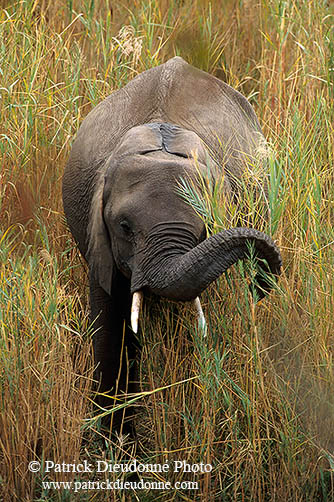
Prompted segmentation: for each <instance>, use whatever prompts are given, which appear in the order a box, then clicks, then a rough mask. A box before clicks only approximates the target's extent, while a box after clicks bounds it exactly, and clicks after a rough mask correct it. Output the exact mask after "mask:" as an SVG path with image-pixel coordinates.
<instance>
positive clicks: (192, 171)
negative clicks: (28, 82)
mask: <svg viewBox="0 0 334 502" xmlns="http://www.w3.org/2000/svg"><path fill="white" fill-rule="evenodd" d="M261 141H263V136H262V133H261V130H260V127H259V124H258V121H257V119H256V117H255V114H254V112H253V109H252V108H251V106H250V104H249V103H248V101H247V100H246V99H245V98H244V97H243V96H242V95H241V94H239V93H238V92H236V91H235V90H233V89H232V88H231V87H229V86H228V85H226V84H225V83H223V82H221V81H220V80H218V79H216V78H214V77H212V76H210V75H208V74H207V73H205V72H203V71H200V70H198V69H196V68H193V67H192V66H190V65H188V64H187V63H186V62H185V61H183V60H182V59H181V58H179V57H175V58H173V59H171V60H169V61H167V63H165V64H163V65H161V66H158V67H156V68H153V69H151V70H148V71H146V72H144V73H142V74H140V75H139V76H137V77H136V78H135V79H134V80H132V81H131V82H130V83H128V84H127V85H126V86H125V87H124V88H123V89H121V90H119V91H117V92H114V93H113V94H112V95H111V96H109V97H108V98H107V99H105V100H104V101H103V102H102V103H100V104H99V105H98V106H96V108H94V109H93V110H92V111H91V112H90V113H89V115H88V116H87V117H86V118H85V120H84V121H83V123H82V125H81V127H80V129H79V132H78V135H77V137H76V139H75V141H74V144H73V148H72V152H71V155H70V158H69V161H68V164H67V167H66V170H65V174H64V178H63V201H64V209H65V214H66V217H67V221H68V224H69V227H70V229H71V231H72V234H73V236H74V238H75V240H76V242H77V243H78V246H79V249H80V251H81V253H82V254H83V256H84V257H85V258H86V260H87V262H88V265H89V270H90V303H91V316H92V319H93V320H95V328H96V329H98V331H97V332H96V334H95V335H94V351H95V362H96V364H98V367H97V370H96V378H97V379H98V380H99V381H100V382H101V383H100V391H102V392H105V391H109V390H111V391H112V392H115V390H117V392H122V391H126V390H128V391H130V392H131V391H132V390H134V388H133V386H132V384H131V380H132V379H133V375H132V374H131V371H132V370H131V371H130V377H129V380H127V375H128V373H127V361H128V360H131V359H133V358H134V355H135V350H134V339H133V334H132V332H131V330H130V329H129V324H130V320H129V315H130V307H131V294H132V293H134V292H135V291H139V290H143V291H144V292H145V291H149V292H151V293H153V294H156V295H159V296H163V297H167V298H170V299H173V300H179V301H186V300H191V299H194V298H195V297H197V296H198V295H199V294H200V293H201V292H202V291H203V290H204V289H205V288H206V287H207V286H208V285H209V284H210V283H211V282H212V281H214V280H215V279H217V278H218V277H219V276H220V275H221V274H222V273H223V272H224V271H225V270H226V269H227V268H228V267H230V266H231V265H232V264H233V263H235V262H236V261H238V260H239V259H244V258H247V250H248V249H249V248H248V246H247V243H249V242H253V244H254V247H255V250H256V253H257V255H258V256H259V258H264V259H266V261H267V262H268V264H269V267H270V270H271V272H272V273H274V274H278V273H279V271H280V266H281V259H280V254H279V251H278V249H277V247H276V246H275V244H274V243H273V241H272V240H271V239H270V238H269V237H268V236H266V235H265V234H263V233H261V232H258V231H256V230H253V229H245V228H234V229H230V230H227V231H225V232H221V233H219V234H217V235H215V236H212V237H210V238H209V239H206V233H205V228H204V225H203V222H202V221H201V219H200V218H199V217H198V216H197V215H196V213H195V212H194V210H193V209H192V208H191V207H190V206H189V205H187V204H186V203H185V202H184V201H183V200H182V198H180V196H178V195H177V193H176V190H175V187H176V184H177V180H179V179H180V177H182V178H186V177H188V178H192V179H196V177H198V172H197V171H196V168H195V167H194V161H193V159H192V157H193V155H196V156H197V159H198V165H199V169H200V171H202V172H203V173H207V167H206V164H207V162H208V159H210V161H211V165H212V166H213V171H214V172H215V174H214V176H217V175H218V176H219V173H221V172H222V170H223V169H224V172H225V177H224V189H225V192H226V194H227V195H231V194H233V192H234V191H235V190H236V186H235V183H233V178H234V177H236V178H238V177H240V175H241V173H242V171H243V169H245V168H246V165H247V159H248V160H250V159H252V157H253V156H254V153H255V151H256V149H257V147H258V146H259V144H260V143H261ZM194 152H196V153H194ZM257 285H258V290H259V294H260V297H262V296H263V295H264V291H266V290H269V289H270V286H269V285H268V284H267V283H266V282H265V281H264V280H263V279H262V280H261V279H259V281H258V282H257ZM124 321H125V324H124ZM123 326H125V331H124V333H125V347H126V349H125V352H126V354H123V362H122V369H121V371H120V370H119V361H120V358H121V347H122V335H123ZM127 381H128V382H129V384H128V385H127ZM116 382H117V383H116ZM101 404H102V405H104V406H106V405H107V404H108V402H107V400H103V399H102V400H101ZM110 404H111V403H110ZM120 420H121V417H120V416H115V417H114V426H115V427H116V428H119V423H120ZM123 430H124V429H123Z"/></svg>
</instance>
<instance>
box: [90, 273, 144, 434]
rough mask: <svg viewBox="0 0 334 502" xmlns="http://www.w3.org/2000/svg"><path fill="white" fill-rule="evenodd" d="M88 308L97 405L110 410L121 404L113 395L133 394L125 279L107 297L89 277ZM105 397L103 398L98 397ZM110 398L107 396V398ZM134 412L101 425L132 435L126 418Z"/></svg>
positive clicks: (120, 413) (132, 339)
mask: <svg viewBox="0 0 334 502" xmlns="http://www.w3.org/2000/svg"><path fill="white" fill-rule="evenodd" d="M90 308H91V320H92V322H93V329H94V338H93V346H94V364H95V367H96V369H95V374H94V377H95V380H96V381H97V382H98V384H97V385H98V389H97V390H98V393H99V394H98V398H97V404H98V405H100V406H102V407H103V408H112V407H114V406H116V405H117V404H119V403H120V401H116V400H114V399H112V396H114V395H116V394H117V395H119V396H120V397H122V394H125V393H132V392H135V391H136V388H135V377H136V368H135V366H136V361H135V356H136V344H135V337H134V334H133V332H132V331H131V329H129V323H130V319H129V318H130V309H131V295H130V293H129V285H128V284H127V280H126V279H123V278H121V277H119V278H116V279H115V280H114V281H113V294H112V295H111V296H109V295H108V294H107V293H106V292H105V291H104V290H103V289H102V288H101V287H100V286H99V284H98V283H97V281H96V280H95V279H94V278H93V277H91V278H90ZM101 393H105V394H107V395H106V396H102V395H100V394H101ZM109 396H110V397H109ZM132 413H133V410H131V409H130V408H128V407H127V408H125V409H123V410H121V411H118V412H115V413H113V414H112V416H110V415H109V416H108V417H107V418H106V419H104V420H103V426H105V427H108V428H109V427H110V425H111V423H110V422H111V420H112V429H113V430H114V431H115V432H116V431H117V432H123V433H130V434H131V435H133V426H132V423H131V422H132V421H131V420H129V419H128V417H129V416H130V415H131V414H132Z"/></svg>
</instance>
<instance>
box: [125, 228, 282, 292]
mask: <svg viewBox="0 0 334 502" xmlns="http://www.w3.org/2000/svg"><path fill="white" fill-rule="evenodd" d="M252 249H253V254H254V257H255V258H256V259H257V264H258V265H259V270H258V273H257V276H256V277H255V284H254V287H255V290H256V292H257V294H258V297H259V299H260V298H263V297H264V296H265V294H266V293H267V292H268V291H269V290H270V289H271V288H272V277H271V276H272V275H278V274H279V273H280V269H281V263H282V261H281V255H280V252H279V249H278V247H277V246H276V245H275V243H274V242H273V240H272V239H271V238H270V237H269V236H268V235H266V234H264V233H262V232H260V231H258V230H254V229H252V228H241V227H240V228H233V229H229V230H225V231H223V232H220V233H219V234H216V235H213V236H212V237H210V238H209V239H206V240H205V241H203V242H201V243H200V244H198V245H197V246H195V247H193V248H192V249H190V250H188V251H187V252H185V253H184V254H176V253H175V250H174V251H173V252H167V251H166V250H165V251H164V252H162V251H161V245H160V246H159V242H158V239H157V238H155V236H151V237H150V238H148V240H147V249H146V253H145V257H146V261H145V260H144V263H143V268H142V271H141V273H140V278H139V277H138V276H136V275H135V276H134V277H133V278H132V284H131V289H132V292H135V291H138V290H140V289H142V288H143V287H147V288H148V289H149V290H150V291H151V292H153V293H154V294H157V295H159V296H163V297H166V298H169V299H172V300H177V301H190V300H194V299H195V298H196V297H197V296H199V295H200V293H201V292H202V291H204V289H206V288H207V287H208V286H209V284H211V282H213V281H214V280H216V279H217V278H218V277H219V276H220V275H221V274H223V273H224V272H225V271H226V270H227V269H228V268H229V267H231V266H232V265H233V264H234V263H236V262H237V261H238V260H243V259H248V258H250V256H251V255H252ZM148 257H149V260H148Z"/></svg>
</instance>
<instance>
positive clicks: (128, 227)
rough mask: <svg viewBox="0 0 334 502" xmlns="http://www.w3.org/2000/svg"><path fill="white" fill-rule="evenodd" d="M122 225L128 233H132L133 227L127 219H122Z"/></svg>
mask: <svg viewBox="0 0 334 502" xmlns="http://www.w3.org/2000/svg"><path fill="white" fill-rule="evenodd" d="M120 226H121V228H122V230H123V232H124V233H125V234H126V235H130V234H131V233H132V230H131V227H130V225H129V223H128V222H127V221H126V220H122V221H121V222H120Z"/></svg>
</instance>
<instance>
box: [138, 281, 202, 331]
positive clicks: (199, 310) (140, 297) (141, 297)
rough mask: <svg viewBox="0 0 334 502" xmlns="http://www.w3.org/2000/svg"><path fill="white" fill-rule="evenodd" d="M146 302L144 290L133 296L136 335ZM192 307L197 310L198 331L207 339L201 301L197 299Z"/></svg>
mask: <svg viewBox="0 0 334 502" xmlns="http://www.w3.org/2000/svg"><path fill="white" fill-rule="evenodd" d="M143 301H144V293H143V291H142V290H140V291H136V292H135V293H133V295H132V305H131V328H132V331H133V332H134V333H138V323H139V317H140V311H141V307H142V304H143ZM191 303H192V307H193V308H194V310H195V313H196V318H197V326H198V330H199V331H200V332H201V333H202V334H203V336H204V337H205V336H206V335H207V325H206V320H205V317H204V313H203V309H202V305H201V301H200V299H199V298H198V297H197V298H195V300H193V301H192V302H191Z"/></svg>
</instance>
